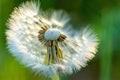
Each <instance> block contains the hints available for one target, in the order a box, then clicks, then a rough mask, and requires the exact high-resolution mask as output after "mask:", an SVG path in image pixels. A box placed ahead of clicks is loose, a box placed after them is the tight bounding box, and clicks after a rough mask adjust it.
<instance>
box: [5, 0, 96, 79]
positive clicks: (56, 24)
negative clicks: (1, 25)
mask: <svg viewBox="0 0 120 80" xmlns="http://www.w3.org/2000/svg"><path fill="white" fill-rule="evenodd" d="M69 20H70V18H69V16H68V15H67V14H66V13H64V12H63V11H53V12H51V13H50V14H49V12H47V14H46V13H44V12H43V11H42V10H40V9H39V4H38V3H35V2H32V1H30V2H26V3H23V4H21V5H20V6H19V7H18V8H15V10H14V11H13V13H12V14H11V18H10V19H9V20H8V23H7V25H8V27H9V29H8V30H7V31H6V35H7V44H8V48H9V50H10V51H11V53H12V54H13V56H15V57H16V59H18V60H19V61H20V62H21V63H22V64H24V65H25V66H26V67H29V68H31V69H32V70H33V71H34V72H36V73H37V74H43V75H45V76H48V77H51V76H54V75H55V74H56V73H58V72H62V73H64V74H72V73H73V72H74V71H75V72H77V71H78V70H80V69H81V67H85V66H86V64H87V61H89V60H91V59H92V58H93V57H94V55H95V53H96V51H97V46H98V39H97V37H96V35H95V34H94V33H93V31H92V30H90V29H84V30H83V31H81V32H80V33H77V35H76V33H74V32H73V31H72V29H68V28H67V29H64V27H65V26H66V27H67V24H68V22H69ZM69 33H70V34H69Z"/></svg>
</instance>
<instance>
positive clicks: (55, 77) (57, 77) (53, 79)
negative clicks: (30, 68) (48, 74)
mask: <svg viewBox="0 0 120 80" xmlns="http://www.w3.org/2000/svg"><path fill="white" fill-rule="evenodd" d="M51 79H52V80H60V78H59V74H58V73H57V74H56V75H54V76H53V77H52V78H51Z"/></svg>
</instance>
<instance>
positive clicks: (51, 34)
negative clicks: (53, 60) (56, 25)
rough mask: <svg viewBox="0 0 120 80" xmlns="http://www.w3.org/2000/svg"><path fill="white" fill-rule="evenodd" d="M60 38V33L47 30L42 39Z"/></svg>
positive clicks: (54, 30)
mask: <svg viewBox="0 0 120 80" xmlns="http://www.w3.org/2000/svg"><path fill="white" fill-rule="evenodd" d="M59 37H60V32H59V31H58V30H56V29H48V30H46V32H45V33H44V38H45V39H46V40H57V39H58V38H59Z"/></svg>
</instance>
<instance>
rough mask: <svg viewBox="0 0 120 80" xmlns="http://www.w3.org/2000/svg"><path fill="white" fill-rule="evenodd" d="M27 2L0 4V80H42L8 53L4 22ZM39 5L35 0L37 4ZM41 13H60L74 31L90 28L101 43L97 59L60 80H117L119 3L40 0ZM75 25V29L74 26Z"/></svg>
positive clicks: (119, 74)
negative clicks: (50, 11) (52, 11)
mask: <svg viewBox="0 0 120 80" xmlns="http://www.w3.org/2000/svg"><path fill="white" fill-rule="evenodd" d="M25 1H26V0H0V80H45V79H46V78H44V77H42V76H38V75H35V74H34V73H32V72H31V71H30V70H29V69H28V68H26V67H24V66H23V65H21V64H20V63H19V62H18V61H16V59H15V58H14V57H12V55H11V54H10V52H9V51H8V49H7V45H6V36H5V30H6V29H7V27H6V25H5V24H6V22H7V19H8V18H9V17H10V14H11V12H12V11H13V9H14V7H15V6H18V5H19V4H20V3H22V2H25ZM37 1H38V0H37ZM40 2H41V7H42V9H43V10H47V9H51V8H52V9H57V10H58V9H63V10H65V11H66V12H67V13H68V14H70V16H71V17H72V20H71V23H72V24H73V25H75V26H73V27H75V28H79V27H85V26H87V25H92V26H93V27H92V28H93V29H94V30H95V32H96V33H97V34H98V37H99V39H100V45H99V50H98V53H97V54H96V57H95V58H94V59H93V60H92V61H91V62H89V65H88V66H87V67H85V68H83V69H81V71H79V72H77V73H75V74H73V75H67V76H64V75H61V80H119V79H120V36H119V34H120V0H41V1H40ZM77 24H78V25H77Z"/></svg>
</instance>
